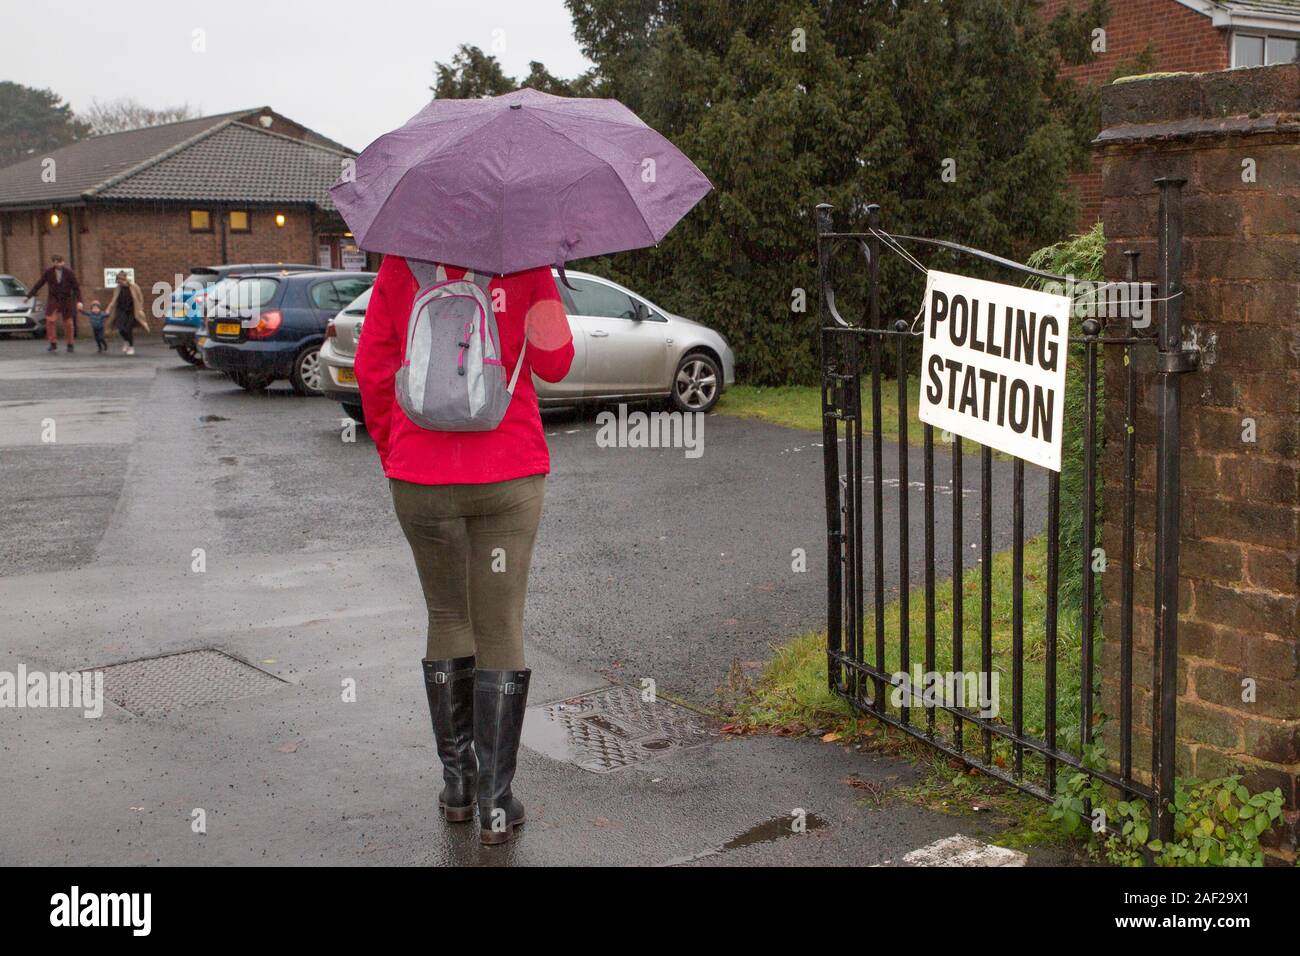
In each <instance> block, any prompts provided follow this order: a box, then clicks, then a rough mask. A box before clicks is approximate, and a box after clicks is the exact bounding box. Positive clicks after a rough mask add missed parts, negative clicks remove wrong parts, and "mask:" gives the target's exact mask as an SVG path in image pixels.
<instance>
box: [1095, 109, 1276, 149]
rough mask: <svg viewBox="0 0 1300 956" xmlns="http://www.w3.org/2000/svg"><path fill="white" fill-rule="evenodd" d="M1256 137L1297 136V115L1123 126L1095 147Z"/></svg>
mask: <svg viewBox="0 0 1300 956" xmlns="http://www.w3.org/2000/svg"><path fill="white" fill-rule="evenodd" d="M1259 133H1300V114H1292V113H1268V114H1265V115H1260V116H1227V117H1223V118H1221V119H1214V118H1210V117H1204V118H1192V119H1179V120H1167V121H1164V122H1159V123H1125V124H1121V125H1119V126H1111V127H1109V128H1108V129H1104V130H1102V131H1101V134H1100V135H1098V136H1097V138H1096V139H1094V140H1093V141H1092V142H1093V145H1094V146H1111V145H1122V144H1124V143H1138V142H1152V141H1158V140H1191V139H1199V138H1201V137H1206V136H1250V135H1254V134H1259Z"/></svg>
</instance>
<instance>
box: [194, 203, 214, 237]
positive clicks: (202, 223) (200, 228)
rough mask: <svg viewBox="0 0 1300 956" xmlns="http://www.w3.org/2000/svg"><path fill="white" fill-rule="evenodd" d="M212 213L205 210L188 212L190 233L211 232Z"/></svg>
mask: <svg viewBox="0 0 1300 956" xmlns="http://www.w3.org/2000/svg"><path fill="white" fill-rule="evenodd" d="M211 231H212V213H210V212H208V211H207V210H206V209H191V210H190V232H211Z"/></svg>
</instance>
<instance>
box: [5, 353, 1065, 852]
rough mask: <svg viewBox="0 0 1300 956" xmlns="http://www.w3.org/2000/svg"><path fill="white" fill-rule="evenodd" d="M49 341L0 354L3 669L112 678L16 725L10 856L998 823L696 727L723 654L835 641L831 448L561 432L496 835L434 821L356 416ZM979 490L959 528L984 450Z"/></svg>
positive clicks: (833, 842) (725, 838) (831, 839)
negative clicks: (87, 706) (523, 703)
mask: <svg viewBox="0 0 1300 956" xmlns="http://www.w3.org/2000/svg"><path fill="white" fill-rule="evenodd" d="M42 349H43V343H36V342H30V341H6V342H0V482H2V483H3V487H4V488H5V494H4V495H3V496H0V527H3V529H4V532H5V533H4V534H3V535H0V575H2V576H0V671H8V672H15V671H16V670H17V668H18V667H19V665H20V664H21V665H23V666H25V667H26V668H27V669H28V670H29V671H35V670H41V671H70V670H81V669H88V668H94V669H102V670H103V672H104V675H105V677H104V680H105V686H104V690H105V695H106V696H107V697H108V699H109V700H110V701H112V703H110V704H108V705H106V708H105V712H104V715H103V717H101V718H99V719H86V718H84V717H83V716H81V713H80V711H72V710H69V709H7V708H6V709H0V753H3V755H4V761H5V767H6V773H5V774H4V775H3V776H2V777H0V806H3V807H4V812H3V818H2V822H0V863H11V864H12V863H84V864H108V863H114V864H128V865H129V864H150V863H171V864H184V865H189V864H193V865H213V864H231V863H245V864H258V863H267V864H294V863H298V864H317V863H318V864H358V865H365V864H381V863H384V864H391V863H397V864H449V863H450V864H463V865H480V864H482V865H497V864H528V865H540V864H580V863H612V864H644V865H662V864H673V865H691V866H707V865H758V864H773V863H782V864H784V863H789V864H814V863H815V864H837V863H846V864H859V865H862V864H879V863H884V862H886V861H894V860H899V859H901V858H903V856H904V855H905V854H907V853H908V852H911V851H914V850H917V849H919V848H922V847H925V846H927V845H930V844H933V843H934V842H935V841H938V840H941V839H943V838H945V837H950V836H952V835H953V834H954V833H957V832H961V833H964V834H967V835H971V836H975V837H977V838H983V837H986V836H987V835H988V834H989V833H990V832H992V831H993V830H995V829H996V826H997V824H996V821H989V820H987V819H985V818H981V819H979V820H972V819H968V818H960V819H957V818H952V817H947V816H943V815H941V814H937V813H934V812H931V811H928V810H923V809H919V808H917V807H914V806H912V805H910V804H907V803H904V802H902V801H896V800H889V799H886V800H884V801H883V802H882V803H881V804H880V805H878V806H877V805H875V804H874V803H872V804H870V805H868V804H866V803H864V801H863V800H862V799H861V792H860V791H859V790H858V789H856V788H855V787H854V786H851V785H850V784H849V783H848V782H847V781H848V780H849V779H850V778H854V777H856V779H857V780H858V781H869V782H871V783H873V784H875V785H877V786H878V787H879V788H882V789H884V790H885V791H887V790H888V789H889V788H890V787H893V786H897V785H901V784H904V783H908V782H911V781H913V780H914V779H915V777H916V772H915V771H914V769H913V768H912V767H911V766H910V765H908V764H907V763H906V762H903V761H899V760H897V759H893V758H886V757H882V756H876V755H869V754H861V753H856V752H853V751H849V750H845V749H844V748H842V747H840V746H835V745H826V744H822V743H820V742H818V741H815V740H809V739H784V738H775V737H756V736H747V737H740V738H732V737H727V736H723V735H720V734H719V733H718V724H717V722H716V721H715V720H714V719H712V717H711V716H710V714H709V711H710V708H711V706H712V704H713V703H714V701H715V699H716V690H717V688H718V686H719V685H720V684H721V683H722V682H723V680H724V678H725V675H726V673H727V670H728V668H729V666H730V665H731V664H732V662H733V661H734V660H739V661H741V662H745V663H747V664H750V665H753V664H754V663H755V662H759V661H762V660H765V659H766V658H767V657H768V656H770V652H771V649H772V647H773V646H774V645H777V644H780V643H781V642H783V641H785V640H787V639H789V638H790V637H792V636H794V635H797V634H800V633H803V632H805V631H808V630H810V629H813V628H817V627H819V626H820V625H821V622H822V616H823V610H822V602H823V601H824V586H825V577H824V561H825V546H824V542H825V530H824V526H823V523H822V522H823V513H822V504H821V500H820V491H821V448H820V447H819V446H818V445H817V443H816V442H815V441H812V440H811V439H812V438H815V437H816V436H810V435H809V434H808V433H806V432H797V431H792V430H788V429H783V428H779V427H776V426H771V425H766V424H761V423H757V422H749V421H741V420H737V419H729V418H725V417H720V416H713V417H710V418H709V419H708V421H707V425H706V430H705V439H704V454H703V455H702V456H701V457H699V458H688V457H687V456H686V455H685V454H684V453H683V451H682V450H680V449H678V450H672V449H636V450H632V449H605V448H600V447H598V446H597V444H596V440H595V435H596V424H595V423H594V422H593V421H592V420H591V418H590V417H589V416H585V417H584V416H579V415H576V414H574V413H572V412H569V411H556V412H548V413H546V415H545V425H546V430H547V433H548V435H549V436H550V438H549V440H550V442H551V447H552V457H553V474H552V476H551V478H550V480H549V481H548V484H547V503H546V512H545V517H544V518H543V525H542V529H541V533H540V537H539V546H538V551H537V555H536V557H535V559H534V564H533V591H532V597H531V599H530V604H529V609H528V616H527V621H526V633H527V635H528V646H527V652H528V657H529V663H530V666H531V667H532V668H533V669H534V680H533V690H532V695H531V703H532V704H533V705H534V706H533V709H532V712H531V713H530V717H529V722H528V728H527V731H526V735H525V748H524V749H523V751H522V752H521V756H520V764H521V768H520V773H519V778H518V784H519V786H518V789H519V792H520V795H521V797H522V798H523V799H524V800H525V802H526V803H527V805H528V810H529V823H528V825H527V828H526V830H525V832H524V836H523V838H522V839H521V840H520V841H518V842H517V843H516V844H514V845H512V846H510V847H507V848H502V849H496V848H494V849H485V848H482V847H480V846H479V845H478V843H477V839H476V837H475V834H474V832H473V828H472V827H451V828H448V827H447V826H446V825H445V824H443V823H442V822H441V821H440V820H439V819H438V818H437V817H436V815H435V814H433V813H431V807H432V806H433V803H432V795H433V793H434V790H435V778H436V771H435V764H436V756H435V754H434V752H433V748H432V744H431V740H430V733H429V729H428V715H427V710H426V708H425V704H424V700H423V690H422V687H421V673H420V668H419V659H420V657H421V655H422V652H423V632H424V621H423V617H424V615H423V607H422V604H421V601H420V597H419V589H418V586H417V582H416V579H415V573H414V568H413V566H412V565H411V561H410V558H409V553H408V552H407V551H406V546H405V542H404V541H403V539H402V537H401V533H400V530H399V529H398V527H397V523H396V521H395V519H394V518H393V515H392V510H391V505H390V501H389V498H388V494H387V489H386V486H385V484H384V481H383V478H382V474H381V472H380V469H379V464H378V461H377V459H376V458H375V455H374V452H373V448H372V447H371V446H370V444H369V441H368V439H367V437H366V434H365V431H364V429H358V430H356V433H355V439H356V440H355V441H354V442H349V441H346V440H344V439H345V438H346V437H347V434H348V429H347V427H346V424H345V421H344V417H343V415H342V412H341V410H340V409H339V407H338V406H337V405H334V404H332V403H330V402H328V401H325V400H323V399H303V398H298V397H295V396H293V395H292V394H291V393H290V392H289V390H288V388H287V386H285V385H283V384H281V385H277V386H275V387H274V388H273V389H272V391H271V392H270V393H268V394H266V395H264V396H253V395H248V394H246V393H244V392H243V391H241V390H240V389H238V388H236V387H235V386H234V385H233V384H232V383H230V382H228V381H227V380H226V379H224V378H222V377H221V376H219V375H217V374H215V373H211V372H206V371H196V370H194V369H191V368H189V367H187V366H184V365H183V364H181V363H180V362H179V360H176V359H175V358H174V357H173V356H172V354H171V353H170V352H168V351H166V350H165V349H163V348H162V347H161V346H160V345H159V344H157V343H156V342H148V343H145V344H144V345H142V346H141V347H140V348H138V350H137V351H138V353H139V354H138V355H136V356H135V357H134V358H128V357H126V356H123V355H121V354H120V353H118V352H116V351H114V352H111V353H109V354H108V355H105V356H97V355H96V354H94V353H93V352H78V353H76V354H74V355H72V356H68V355H66V354H64V353H58V354H55V355H45V354H44V353H43V352H42V351H41V350H42ZM51 427H52V429H53V431H52V432H51ZM50 437H53V439H54V440H52V441H51V440H49V439H50ZM912 457H913V461H914V463H913V464H912V478H913V480H915V479H916V478H918V477H919V475H920V463H919V451H915V453H914V454H913V456H912ZM939 458H940V469H941V470H940V473H941V474H946V471H944V470H943V469H944V468H946V464H947V463H946V459H943V456H942V455H940V456H939ZM1009 468H1010V466H1009V464H1006V463H1002V462H999V463H997V465H996V468H995V481H997V482H999V483H1001V482H1003V481H1006V480H1007V477H1006V476H1007V474H1008V473H1009ZM894 475H896V471H895V470H894V469H893V468H892V467H891V466H890V465H889V463H888V457H887V460H886V468H885V474H884V479H885V483H886V502H887V503H888V502H890V501H891V499H892V498H894V497H895V496H896V494H897V490H896V486H897V482H896V481H895V482H894V486H893V487H892V488H891V487H890V486H889V482H890V480H891V478H892V477H893V476H894ZM966 482H967V485H968V492H967V501H968V506H967V512H966V514H967V527H966V528H965V529H964V531H965V533H966V536H967V537H968V540H969V541H970V542H973V541H974V540H975V535H976V534H977V528H978V511H977V508H976V507H974V506H973V505H972V503H971V498H970V489H972V488H975V487H978V469H977V464H976V462H975V461H974V460H973V459H972V460H971V461H969V462H968V463H967V466H966ZM913 494H914V495H917V496H918V498H917V500H918V501H919V491H918V490H916V489H913ZM949 497H950V496H949ZM1004 497H1005V496H1004ZM942 501H943V496H942V495H941V496H940V502H942ZM939 507H940V509H941V510H942V508H943V505H942V503H940V505H939ZM913 511H914V513H918V514H919V504H918V503H916V501H914V504H913ZM972 512H974V513H973V514H972ZM885 517H886V526H887V529H892V530H889V531H888V532H887V533H890V534H891V535H893V536H894V537H895V538H896V535H897V530H896V528H893V525H892V524H891V521H892V518H893V516H892V514H889V513H887V514H886V516H885ZM1007 517H1008V516H1004V515H995V526H996V528H997V536H998V539H999V543H1001V542H1003V541H1005V539H1006V534H1007V521H1006V520H1005V519H1006V518H1007ZM1040 522H1041V495H1040V494H1038V493H1037V492H1036V491H1035V490H1034V489H1033V488H1031V493H1030V495H1029V500H1028V505H1027V523H1028V525H1029V526H1030V527H1031V528H1033V527H1037V526H1038V524H1039V523H1040ZM891 540H892V539H891ZM963 543H966V542H963ZM919 546H920V539H919V535H918V536H916V537H915V539H914V540H913V541H912V548H913V550H915V549H917V548H918V547H919ZM795 549H803V550H804V552H806V555H807V567H808V570H807V571H806V572H804V573H798V572H795V571H793V570H792V561H793V560H794V557H793V552H795ZM939 550H940V553H941V554H944V553H947V552H949V551H950V548H949V547H948V545H947V544H946V543H944V542H942V541H941V542H940V549H939ZM968 550H969V549H968ZM970 560H971V561H973V560H974V556H973V553H972V557H971V559H970ZM944 570H945V569H944V568H941V572H942V571H944ZM885 571H886V576H887V579H889V580H890V581H891V583H892V581H893V576H895V575H896V569H895V568H893V567H886V569H885ZM912 571H913V573H916V574H919V572H920V563H919V561H918V560H916V559H913V561H912ZM195 652H198V653H195ZM155 658H157V660H154V659H155ZM678 702H680V703H678ZM792 821H798V823H797V825H793V826H792ZM1031 859H1033V857H1032V856H1031Z"/></svg>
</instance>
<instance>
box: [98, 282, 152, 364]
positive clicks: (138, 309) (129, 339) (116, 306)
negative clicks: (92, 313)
mask: <svg viewBox="0 0 1300 956" xmlns="http://www.w3.org/2000/svg"><path fill="white" fill-rule="evenodd" d="M107 312H108V315H109V318H110V320H111V321H112V323H113V324H114V325H116V326H117V332H118V334H119V335H120V336H122V341H123V345H122V351H123V352H125V353H126V354H127V355H134V354H135V323H137V322H139V323H140V324H141V325H142V326H144V330H145V331H146V332H148V331H149V323H148V322H147V321H146V320H145V317H144V295H143V294H142V293H141V292H140V287H139V286H138V285H136V284H135V283H134V282H131V281H130V280H128V279H127V277H126V273H125V272H119V273H118V274H117V287H116V288H115V289H113V297H112V298H111V299H109V300H108V309H107Z"/></svg>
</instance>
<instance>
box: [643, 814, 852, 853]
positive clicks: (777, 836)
mask: <svg viewBox="0 0 1300 956" xmlns="http://www.w3.org/2000/svg"><path fill="white" fill-rule="evenodd" d="M827 825H828V824H827V822H826V821H825V820H824V819H822V818H821V817H819V816H817V814H815V813H809V814H808V815H807V816H805V817H804V829H803V830H801V831H798V832H796V831H795V829H794V818H793V817H791V816H789V815H788V814H786V815H782V816H779V817H773V818H772V819H770V820H765V821H764V822H762V823H757V824H755V825H754V826H752V827H750V828H749V829H748V830H746V831H745V832H744V833H740V834H738V835H736V836H734V837H732V838H731V839H730V840H728V841H727V842H726V843H724V844H722V845H721V846H715V847H713V848H712V849H709V850H702V851H701V852H699V853H693V854H691V855H690V856H683V857H678V858H677V859H675V860H669V861H668V862H667V863H666V864H665V865H666V866H680V865H682V864H683V863H693V862H694V861H696V860H703V859H705V858H706V857H710V856H717V855H719V854H721V853H726V852H727V851H728V850H739V849H742V848H744V847H747V846H760V845H762V844H764V843H775V842H776V841H777V840H784V839H785V838H786V837H792V836H803V835H804V834H805V833H811V832H812V831H813V830H820V829H822V827H825V826H827Z"/></svg>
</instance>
